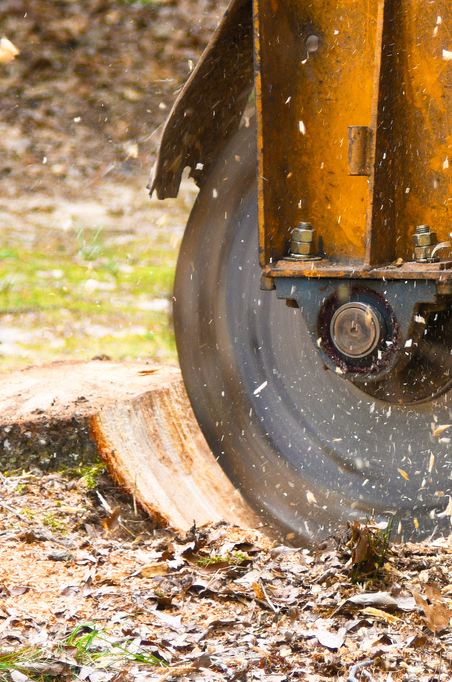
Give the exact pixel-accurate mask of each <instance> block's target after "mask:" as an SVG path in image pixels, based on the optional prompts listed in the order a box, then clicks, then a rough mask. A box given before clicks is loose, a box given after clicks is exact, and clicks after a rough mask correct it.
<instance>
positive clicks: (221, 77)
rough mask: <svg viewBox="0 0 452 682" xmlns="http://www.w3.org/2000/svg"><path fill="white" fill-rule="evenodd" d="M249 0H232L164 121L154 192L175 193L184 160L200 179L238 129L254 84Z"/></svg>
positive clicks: (201, 179) (168, 194) (165, 196)
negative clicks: (166, 119)
mask: <svg viewBox="0 0 452 682" xmlns="http://www.w3.org/2000/svg"><path fill="white" fill-rule="evenodd" d="M251 16H252V9H251V0H232V2H231V4H230V5H229V8H228V10H227V12H226V13H225V15H224V17H223V19H222V21H221V23H220V25H219V26H218V29H217V30H216V32H215V34H214V36H213V37H212V40H211V41H210V43H209V45H208V47H207V49H206V51H205V52H204V54H203V56H202V58H201V60H200V61H199V63H198V65H197V66H196V68H195V70H194V71H193V73H192V75H191V76H190V78H189V79H188V81H187V83H186V85H185V86H184V88H183V90H182V91H181V93H180V95H179V97H178V98H177V100H176V102H175V104H174V106H173V109H172V111H171V114H170V116H169V119H168V121H167V123H166V125H165V128H164V131H163V135H162V140H161V143H160V148H159V153H158V158H157V163H156V167H155V170H154V176H153V178H152V180H151V183H150V192H151V194H152V192H153V191H154V190H156V192H157V196H158V198H159V199H165V198H167V197H175V196H177V192H178V190H179V185H180V179H181V173H182V171H183V169H184V168H185V167H186V166H189V167H190V168H191V176H192V177H194V179H195V181H196V182H197V184H201V183H202V181H203V179H204V178H205V177H206V176H207V175H208V173H209V169H210V168H211V166H212V164H213V163H214V161H215V159H216V158H217V155H218V154H219V152H220V151H221V149H222V148H223V147H224V145H225V144H226V143H227V141H228V139H229V138H230V137H231V136H232V135H233V134H234V133H235V132H236V130H237V128H238V126H239V124H240V119H241V117H242V113H243V111H244V109H245V106H246V104H247V101H248V97H249V93H250V91H251V89H252V86H253V80H254V73H253V38H252V20H251Z"/></svg>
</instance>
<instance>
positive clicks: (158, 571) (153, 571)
mask: <svg viewBox="0 0 452 682" xmlns="http://www.w3.org/2000/svg"><path fill="white" fill-rule="evenodd" d="M165 573H168V564H167V563H166V561H155V562H153V563H152V564H146V565H145V566H142V567H141V570H140V575H141V577H142V578H153V577H154V576H155V575H165Z"/></svg>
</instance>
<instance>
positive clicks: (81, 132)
mask: <svg viewBox="0 0 452 682" xmlns="http://www.w3.org/2000/svg"><path fill="white" fill-rule="evenodd" d="M224 6H225V3H224V2H221V1H218V0H178V1H177V2H175V1H173V0H164V1H162V2H159V1H154V0H141V2H130V1H129V0H122V1H115V0H90V2H81V1H79V2H77V1H76V0H3V1H2V3H1V6H0V35H4V36H6V37H7V38H8V39H9V40H11V41H12V42H13V43H14V45H15V46H16V47H17V48H18V50H19V51H20V55H19V56H18V57H17V58H16V59H15V60H14V61H12V62H10V63H8V64H0V96H1V102H2V105H1V113H0V178H1V179H2V188H3V192H2V193H3V195H7V196H9V197H15V198H17V199H20V197H21V196H23V195H28V194H29V193H36V192H40V193H42V192H44V193H48V194H50V195H52V196H54V195H55V194H57V195H58V196H61V197H65V198H66V199H67V198H72V199H74V198H80V197H82V196H84V197H85V196H90V197H92V196H93V195H94V196H96V195H100V196H101V195H102V185H103V183H104V182H105V181H108V183H109V184H111V183H116V182H117V183H120V184H121V185H122V184H131V183H132V184H134V185H135V186H136V185H138V184H141V185H142V186H143V187H144V185H145V184H146V182H147V178H148V175H149V172H150V170H151V168H152V165H153V162H154V159H155V152H156V149H157V145H158V141H159V135H160V131H161V127H162V124H163V122H164V121H165V119H166V117H167V115H168V113H169V111H170V107H171V105H172V102H173V101H174V98H175V95H176V93H177V91H178V89H179V88H180V87H181V86H182V84H183V83H184V82H185V80H186V78H187V76H188V74H189V72H190V70H191V69H192V68H193V65H194V64H196V62H197V60H198V59H199V57H200V55H201V53H202V50H203V49H204V47H205V45H206V43H207V41H208V39H209V37H210V35H211V34H212V32H213V30H214V28H215V27H216V25H217V23H218V21H219V19H220V18H221V16H222V13H223V9H224Z"/></svg>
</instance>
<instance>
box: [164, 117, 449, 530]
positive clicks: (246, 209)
mask: <svg viewBox="0 0 452 682" xmlns="http://www.w3.org/2000/svg"><path fill="white" fill-rule="evenodd" d="M260 275H261V271H260V268H259V265H258V239H257V189H256V152H255V129H254V127H253V125H250V126H249V127H248V128H246V127H243V128H241V129H240V131H239V132H238V133H237V135H236V137H235V138H234V139H233V140H232V142H231V143H230V144H229V145H228V147H227V148H226V150H225V152H224V154H223V155H222V158H220V159H219V160H218V161H217V163H216V165H215V167H214V169H213V171H212V172H211V174H210V176H209V178H208V179H207V181H206V183H205V184H204V186H203V188H202V190H201V192H200V194H199V197H198V199H197V202H196V204H195V207H194V209H193V212H192V215H191V217H190V220H189V223H188V225H187V229H186V232H185V235H184V239H183V243H182V247H181V254H180V257H179V262H178V266H177V274H176V283H175V292H174V298H175V302H174V322H175V331H176V339H177V345H178V351H179V357H180V362H181V367H182V372H183V376H184V380H185V383H186V386H187V391H188V394H189V397H190V400H191V403H192V405H193V409H194V411H195V414H196V417H197V419H198V421H199V423H200V425H201V428H202V430H203V432H204V434H205V436H206V438H207V441H208V443H209V445H210V447H211V448H212V450H213V452H214V454H215V456H216V457H218V459H219V461H220V463H221V465H222V467H223V468H224V470H225V471H226V473H227V474H228V475H229V477H230V478H231V480H232V481H233V483H234V484H235V485H236V487H237V488H239V489H240V490H241V491H242V493H243V494H244V495H245V497H246V498H247V499H248V500H249V501H250V503H251V504H252V505H253V506H254V507H255V509H256V510H257V511H258V512H259V513H260V514H261V515H262V517H263V518H265V519H267V521H268V522H269V523H271V524H272V525H274V527H276V528H278V529H279V530H281V531H282V532H284V533H285V534H286V536H287V537H288V538H289V539H294V540H295V541H297V542H300V541H301V542H303V541H304V542H308V543H309V542H312V541H314V540H317V539H321V538H323V537H325V536H326V535H328V534H329V533H330V532H331V531H333V530H335V529H337V528H338V526H340V525H341V524H346V522H347V521H348V520H353V519H355V518H360V519H363V520H365V519H366V517H373V518H375V519H377V520H383V519H389V518H390V517H391V516H392V515H395V519H394V529H395V531H396V533H398V535H399V536H402V537H404V538H405V539H407V538H422V537H426V536H427V535H429V534H431V533H434V532H435V531H436V532H450V514H449V509H448V504H449V497H448V493H449V491H450V488H451V474H452V468H451V464H452V455H451V444H450V443H451V438H452V411H451V410H452V405H451V400H450V393H449V392H445V393H443V394H442V395H441V396H439V397H436V398H432V399H430V400H423V401H422V402H419V403H414V404H413V403H412V402H411V403H407V404H390V403H389V402H387V401H386V400H380V399H379V397H378V398H376V397H375V396H372V395H370V394H369V393H368V392H366V391H364V390H362V389H361V388H360V387H359V386H358V385H354V384H353V383H352V382H350V381H347V380H346V379H344V378H343V377H342V376H340V375H338V374H336V373H335V372H333V371H331V370H326V369H325V365H324V363H323V361H322V358H321V356H320V354H319V353H318V351H317V349H316V348H315V346H314V343H313V341H312V338H311V337H310V336H309V334H308V332H307V329H306V327H305V324H304V321H303V317H302V315H301V313H300V310H298V309H293V308H289V307H287V306H286V305H285V302H284V301H283V300H278V299H277V298H276V296H275V292H271V291H261V290H260V288H259V282H260ZM441 352H442V353H443V354H444V353H445V352H446V353H448V349H445V348H444V345H442V347H441ZM231 504H232V502H231Z"/></svg>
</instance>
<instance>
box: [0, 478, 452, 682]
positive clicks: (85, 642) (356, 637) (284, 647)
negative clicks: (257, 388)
mask: <svg viewBox="0 0 452 682" xmlns="http://www.w3.org/2000/svg"><path fill="white" fill-rule="evenodd" d="M87 478H88V479H89V480H90V486H87V484H86V480H87ZM0 495H1V499H2V507H1V511H0V538H1V545H0V680H2V682H3V681H5V682H6V681H8V682H27V681H28V680H33V681H35V680H36V681H37V680H88V681H89V682H110V680H111V681H114V682H119V681H121V682H135V681H136V682H154V681H155V682H164V681H165V680H194V681H198V680H199V681H204V680H206V681H207V680H208V681H209V682H210V681H211V680H220V679H221V680H245V679H247V680H265V681H267V682H284V681H285V680H291V679H297V678H300V679H303V680H309V681H311V682H320V681H322V680H331V679H334V680H342V681H344V682H345V681H346V680H364V679H374V680H394V681H395V680H404V681H406V682H408V681H414V680H419V681H420V682H427V680H449V679H450V672H449V671H450V667H451V663H452V656H451V654H450V646H451V644H452V632H451V629H450V619H451V615H452V609H451V607H452V599H451V595H452V588H451V587H450V585H451V584H452V580H451V577H452V542H451V539H450V538H439V539H437V540H434V541H431V542H424V543H418V544H416V543H404V544H397V545H395V544H390V543H389V542H387V543H386V544H385V545H384V552H383V555H382V554H381V550H382V547H383V545H382V543H383V540H382V532H384V531H382V528H381V527H377V526H376V525H375V524H373V523H372V522H371V521H370V520H369V521H367V523H363V524H358V525H357V524H356V523H353V524H350V526H349V528H346V529H338V533H337V535H336V536H332V537H331V538H330V539H329V540H327V541H325V542H324V543H323V544H322V545H321V546H319V547H316V548H311V549H307V548H294V547H287V546H285V545H281V544H277V543H274V542H272V541H271V540H269V538H268V537H267V536H266V535H265V534H264V532H263V529H262V530H261V531H259V530H247V529H242V528H238V527H233V526H229V525H227V524H224V523H217V524H213V525H209V526H203V527H201V528H197V527H196V526H195V525H194V526H193V528H191V529H190V530H189V531H187V532H186V533H183V534H182V533H176V532H174V531H171V530H168V529H161V528H157V527H155V524H154V523H153V521H152V519H149V518H148V517H146V515H145V514H144V513H143V512H142V511H140V510H139V509H138V510H137V509H136V508H134V505H133V502H131V501H130V500H129V499H128V498H127V497H125V496H123V495H121V493H120V492H119V491H118V490H117V489H116V488H115V487H114V485H113V484H112V483H111V482H110V481H109V479H108V478H107V477H104V476H103V475H99V476H97V477H96V479H95V488H93V483H92V479H91V478H90V477H87V476H86V475H85V476H80V477H78V478H73V477H72V478H71V477H70V476H69V474H55V473H54V474H50V475H43V474H42V472H39V471H38V470H35V471H33V472H25V473H21V474H18V475H10V476H2V477H1V479H0ZM113 518H114V522H111V520H112V519H113ZM49 519H52V520H53V521H52V523H51V524H50V525H49ZM109 520H110V522H109ZM339 531H340V532H339ZM363 538H364V540H363ZM385 541H386V539H385ZM363 543H364V544H365V545H367V549H366V551H364V549H363ZM359 545H360V546H359ZM358 547H359V550H358V549H357V548H358ZM379 552H380V554H379ZM358 559H359V563H357V560H358ZM372 562H373V564H374V565H373V566H370V563H372ZM370 569H373V570H370Z"/></svg>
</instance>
